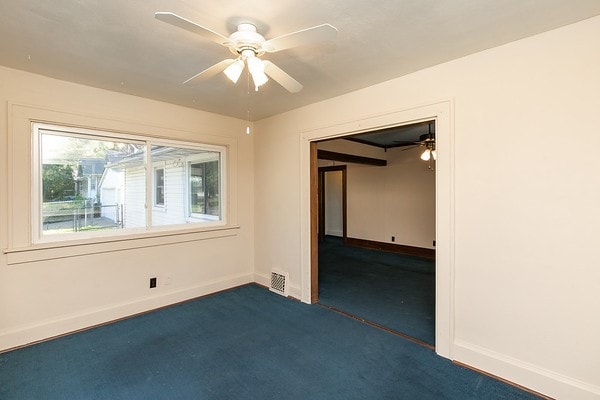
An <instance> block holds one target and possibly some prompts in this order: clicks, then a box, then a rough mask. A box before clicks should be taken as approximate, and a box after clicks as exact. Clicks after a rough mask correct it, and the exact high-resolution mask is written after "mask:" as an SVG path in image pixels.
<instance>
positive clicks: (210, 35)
mask: <svg viewBox="0 0 600 400" xmlns="http://www.w3.org/2000/svg"><path fill="white" fill-rule="evenodd" d="M154 17H155V18H156V19H158V20H159V21H163V22H166V23H167V24H171V25H174V26H176V27H178V28H182V29H185V30H186V31H189V32H192V33H195V34H197V35H200V36H202V37H204V38H205V39H208V40H212V41H213V42H215V43H218V44H220V45H223V46H227V44H228V43H229V38H228V37H225V36H223V35H221V34H220V33H217V32H214V31H212V30H210V29H208V28H205V27H203V26H201V25H198V24H196V23H195V22H192V21H190V20H188V19H185V18H183V17H180V16H179V15H177V14H173V13H172V12H157V13H155V14H154Z"/></svg>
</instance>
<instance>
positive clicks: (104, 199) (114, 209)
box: [98, 168, 125, 224]
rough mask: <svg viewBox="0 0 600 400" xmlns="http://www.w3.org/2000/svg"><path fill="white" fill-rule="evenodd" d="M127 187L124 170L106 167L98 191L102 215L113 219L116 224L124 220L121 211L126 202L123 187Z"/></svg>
mask: <svg viewBox="0 0 600 400" xmlns="http://www.w3.org/2000/svg"><path fill="white" fill-rule="evenodd" d="M124 187H125V175H124V173H123V171H121V170H118V169H116V168H106V169H105V170H104V173H103V174H102V177H101V178H100V182H99V183H98V191H99V194H100V204H101V206H102V208H101V212H100V214H101V216H102V217H103V218H108V219H110V220H112V221H113V222H114V223H115V224H117V223H120V222H121V221H122V220H123V216H122V213H121V210H122V207H123V204H124V203H125V195H124V193H123V189H124Z"/></svg>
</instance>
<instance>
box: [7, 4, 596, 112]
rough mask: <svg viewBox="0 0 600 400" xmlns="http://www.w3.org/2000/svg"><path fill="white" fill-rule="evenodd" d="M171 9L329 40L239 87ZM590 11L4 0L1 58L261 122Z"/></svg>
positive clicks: (213, 47)
mask: <svg viewBox="0 0 600 400" xmlns="http://www.w3.org/2000/svg"><path fill="white" fill-rule="evenodd" d="M156 11H170V12H174V13H176V14H179V15H181V16H183V17H185V18H187V19H189V20H192V21H194V22H196V23H198V24H200V25H203V26H205V27H208V28H210V29H212V30H213V31H217V32H219V33H221V34H223V35H225V36H229V34H230V33H231V32H233V31H234V30H235V28H236V25H237V24H238V23H240V22H252V23H254V24H255V25H256V26H257V27H258V28H259V32H260V33H262V34H263V36H265V38H266V39H270V38H273V37H276V36H279V35H283V34H286V33H289V32H294V31H298V30H300V29H304V28H307V27H311V26H315V25H320V24H323V23H329V24H331V25H333V26H335V27H336V28H337V29H338V37H337V40H336V41H335V43H325V44H318V45H312V46H304V47H300V48H295V49H290V50H285V51H281V52H278V53H272V54H266V55H265V57H264V58H265V59H269V60H271V61H273V62H274V63H275V64H277V65H278V66H279V67H281V68H282V69H284V70H285V71H286V72H288V73H289V74H290V75H291V76H293V77H294V78H295V79H296V80H298V81H299V82H300V83H302V84H303V85H304V89H303V90H302V91H301V92H299V93H297V94H291V93H288V92H287V91H285V90H284V89H283V88H282V87H280V86H279V85H278V84H276V83H275V82H272V81H271V82H269V83H267V84H266V85H265V86H263V87H262V88H261V90H260V91H259V92H258V93H254V92H252V93H251V94H250V95H248V94H247V85H246V82H245V81H244V82H242V79H240V82H238V84H237V85H234V84H233V83H232V82H230V81H228V80H227V78H226V77H225V76H224V75H223V74H219V75H217V76H215V77H213V78H211V79H210V80H208V81H205V82H203V83H202V84H200V85H198V86H184V85H182V82H183V81H185V80H186V79H188V78H190V77H191V76H193V75H195V74H196V73H198V72H200V71H201V70H203V69H205V68H207V67H209V66H211V65H213V64H215V63H217V62H219V61H221V60H222V59H224V58H230V57H231V54H230V53H229V51H228V50H227V49H226V48H225V47H222V46H220V45H218V44H216V43H213V42H210V41H208V40H206V39H203V38H202V37H199V36H197V35H194V34H193V33H190V32H188V31H185V30H182V29H178V28H176V27H174V26H172V25H169V24H166V23H164V22H161V21H158V20H156V19H155V18H154V13H155V12H156ZM599 14H600V1H598V0H476V1H474V0H379V1H368V0H330V1H323V0H278V1H273V0H253V1H244V0H221V1H214V0H213V1H200V0H126V1H124V0H13V1H9V0H2V1H1V2H0V64H2V65H4V66H7V67H10V68H16V69H21V70H25V71H30V72H34V73H38V74H41V75H46V76H50V77H54V78H58V79H62V80H67V81H72V82H77V83H82V84H85V85H90V86H95V87H99V88H104V89H108V90H113V91H117V92H123V93H129V94H133V95H137V96H142V97H147V98H151V99H156V100H161V101H166V102H170V103H175V104H180V105H184V106H187V107H192V108H197V109H200V110H206V111H210V112H214V113H219V114H224V115H230V116H234V117H238V118H246V117H247V110H248V109H250V118H251V119H252V120H258V119H262V118H265V117H268V116H271V115H275V114H278V113H281V112H284V111H288V110H291V109H294V108H297V107H301V106H304V105H307V104H310V103H314V102H316V101H320V100H324V99H327V98H331V97H334V96H338V95H341V94H343V93H348V92H350V91H353V90H357V89H360V88H364V87H367V86H370V85H373V84H376V83H379V82H383V81H386V80H389V79H392V78H395V77H399V76H402V75H405V74H408V73H411V72H414V71H417V70H419V69H422V68H426V67H429V66H433V65H436V64H439V63H442V62H445V61H448V60H452V59H455V58H458V57H462V56H465V55H468V54H471V53H474V52H478V51H481V50H484V49H487V48H490V47H494V46H498V45H501V44H504V43H507V42H510V41H514V40H517V39H520V38H523V37H527V36H531V35H534V34H537V33H540V32H544V31H547V30H550V29H554V28H557V27H560V26H563V25H567V24H570V23H573V22H577V21H580V20H582V19H586V18H589V17H592V16H595V15H599Z"/></svg>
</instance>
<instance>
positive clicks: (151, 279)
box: [150, 278, 156, 289]
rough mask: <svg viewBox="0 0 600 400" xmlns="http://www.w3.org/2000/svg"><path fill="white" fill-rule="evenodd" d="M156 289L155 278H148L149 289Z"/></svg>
mask: <svg viewBox="0 0 600 400" xmlns="http://www.w3.org/2000/svg"><path fill="white" fill-rule="evenodd" d="M155 287H156V278H150V289H152V288H155Z"/></svg>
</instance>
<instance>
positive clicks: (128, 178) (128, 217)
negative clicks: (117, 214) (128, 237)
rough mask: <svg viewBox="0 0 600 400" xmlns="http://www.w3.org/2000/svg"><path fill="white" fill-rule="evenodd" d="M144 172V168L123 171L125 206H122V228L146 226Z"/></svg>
mask: <svg viewBox="0 0 600 400" xmlns="http://www.w3.org/2000/svg"><path fill="white" fill-rule="evenodd" d="M145 182H146V171H145V169H144V168H140V167H136V168H128V169H126V170H125V204H124V205H123V228H142V227H145V226H146V208H145V206H144V205H145V204H146V185H145Z"/></svg>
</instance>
